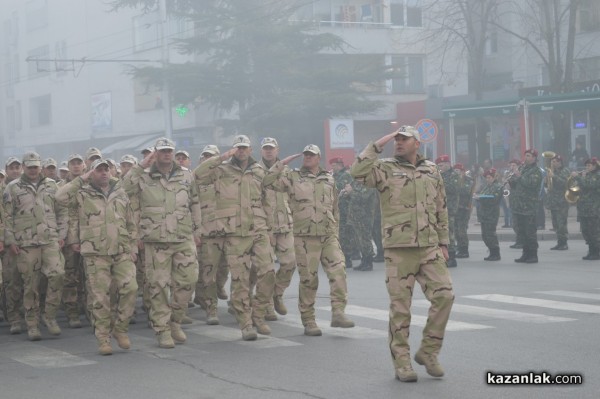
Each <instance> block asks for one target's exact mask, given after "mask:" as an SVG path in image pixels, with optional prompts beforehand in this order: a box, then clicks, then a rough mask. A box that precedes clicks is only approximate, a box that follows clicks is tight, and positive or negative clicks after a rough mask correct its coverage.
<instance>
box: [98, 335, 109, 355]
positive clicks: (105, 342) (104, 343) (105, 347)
mask: <svg viewBox="0 0 600 399" xmlns="http://www.w3.org/2000/svg"><path fill="white" fill-rule="evenodd" d="M98 354H100V355H102V356H109V355H112V346H110V340H109V339H108V338H102V339H98Z"/></svg>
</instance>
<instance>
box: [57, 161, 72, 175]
mask: <svg viewBox="0 0 600 399" xmlns="http://www.w3.org/2000/svg"><path fill="white" fill-rule="evenodd" d="M58 170H66V171H67V172H68V171H69V166H68V162H67V161H62V162H61V163H60V167H59V168H58Z"/></svg>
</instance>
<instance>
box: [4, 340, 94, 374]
mask: <svg viewBox="0 0 600 399" xmlns="http://www.w3.org/2000/svg"><path fill="white" fill-rule="evenodd" d="M2 352H3V353H2V355H3V356H8V357H10V358H11V359H13V360H16V361H17V362H19V363H23V364H26V365H28V366H31V367H35V368H40V369H53V368H65V367H76V366H87V365H90V364H96V363H97V362H95V361H93V360H88V359H84V358H82V357H79V356H75V355H72V354H70V353H67V352H63V351H60V350H57V349H50V348H47V347H45V346H42V345H40V344H34V343H29V344H28V345H11V347H9V348H4V349H3V351H2Z"/></svg>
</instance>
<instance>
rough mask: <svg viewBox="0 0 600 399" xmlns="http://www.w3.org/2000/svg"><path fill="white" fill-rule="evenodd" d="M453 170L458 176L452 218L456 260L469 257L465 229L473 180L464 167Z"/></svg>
mask: <svg viewBox="0 0 600 399" xmlns="http://www.w3.org/2000/svg"><path fill="white" fill-rule="evenodd" d="M454 170H455V171H457V172H458V174H459V177H460V179H459V184H458V210H457V211H456V216H455V218H454V220H455V223H456V228H455V229H454V234H455V236H456V255H455V257H456V258H459V259H460V258H468V257H469V235H468V234H467V228H468V227H469V219H470V218H471V204H472V203H473V190H474V182H473V178H471V176H469V175H468V174H467V172H466V170H465V167H464V166H463V164H461V163H457V164H456V165H454Z"/></svg>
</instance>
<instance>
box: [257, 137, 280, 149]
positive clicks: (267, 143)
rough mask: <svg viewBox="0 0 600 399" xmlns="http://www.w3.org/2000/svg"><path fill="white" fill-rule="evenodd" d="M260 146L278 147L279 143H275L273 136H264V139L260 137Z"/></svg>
mask: <svg viewBox="0 0 600 399" xmlns="http://www.w3.org/2000/svg"><path fill="white" fill-rule="evenodd" d="M260 147H261V148H263V147H275V148H277V147H279V144H277V140H275V139H274V138H273V137H265V138H264V139H262V141H261V142H260Z"/></svg>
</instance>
